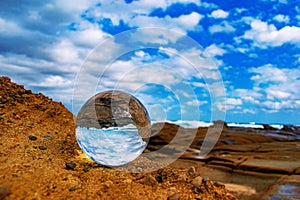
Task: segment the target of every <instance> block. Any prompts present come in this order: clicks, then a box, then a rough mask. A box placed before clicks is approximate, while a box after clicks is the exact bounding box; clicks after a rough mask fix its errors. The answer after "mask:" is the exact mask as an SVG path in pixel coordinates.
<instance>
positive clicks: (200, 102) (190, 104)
mask: <svg viewBox="0 0 300 200" xmlns="http://www.w3.org/2000/svg"><path fill="white" fill-rule="evenodd" d="M207 103H208V101H199V100H198V99H194V100H192V101H188V102H187V103H186V104H187V105H189V106H201V105H204V104H207Z"/></svg>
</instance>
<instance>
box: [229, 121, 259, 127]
mask: <svg viewBox="0 0 300 200" xmlns="http://www.w3.org/2000/svg"><path fill="white" fill-rule="evenodd" d="M227 126H229V127H241V128H264V127H263V125H261V124H255V123H254V122H251V123H248V124H247V123H228V124H227Z"/></svg>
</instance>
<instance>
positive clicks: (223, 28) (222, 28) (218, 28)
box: [208, 21, 235, 34]
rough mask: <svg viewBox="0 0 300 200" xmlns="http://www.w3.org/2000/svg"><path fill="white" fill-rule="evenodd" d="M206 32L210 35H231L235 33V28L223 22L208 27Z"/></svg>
mask: <svg viewBox="0 0 300 200" xmlns="http://www.w3.org/2000/svg"><path fill="white" fill-rule="evenodd" d="M208 30H209V32H210V33H211V34H214V33H219V32H225V33H231V32H234V31H235V28H234V27H233V26H231V25H230V24H229V23H228V22H227V21H223V22H221V23H220V24H215V25H212V26H210V27H209V28H208Z"/></svg>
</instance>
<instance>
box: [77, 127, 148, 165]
mask: <svg viewBox="0 0 300 200" xmlns="http://www.w3.org/2000/svg"><path fill="white" fill-rule="evenodd" d="M76 137H77V141H78V144H79V146H80V148H81V149H82V150H83V152H84V153H85V154H86V155H87V156H88V157H89V158H91V159H92V160H94V161H95V162H98V163H100V164H103V165H106V166H120V165H124V164H126V163H128V162H131V161H133V160H134V159H136V158H137V157H138V156H139V155H140V154H141V153H142V152H143V151H144V149H145V148H146V146H147V143H146V142H145V141H143V139H142V137H141V135H140V134H139V132H138V129H137V128H136V127H135V126H133V125H132V126H126V127H110V128H102V129H97V128H85V127H77V128H76Z"/></svg>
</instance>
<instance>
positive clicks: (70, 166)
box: [66, 161, 76, 170]
mask: <svg viewBox="0 0 300 200" xmlns="http://www.w3.org/2000/svg"><path fill="white" fill-rule="evenodd" d="M75 167H76V163H74V162H73V161H69V162H66V169H71V170H73V169H75Z"/></svg>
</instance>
